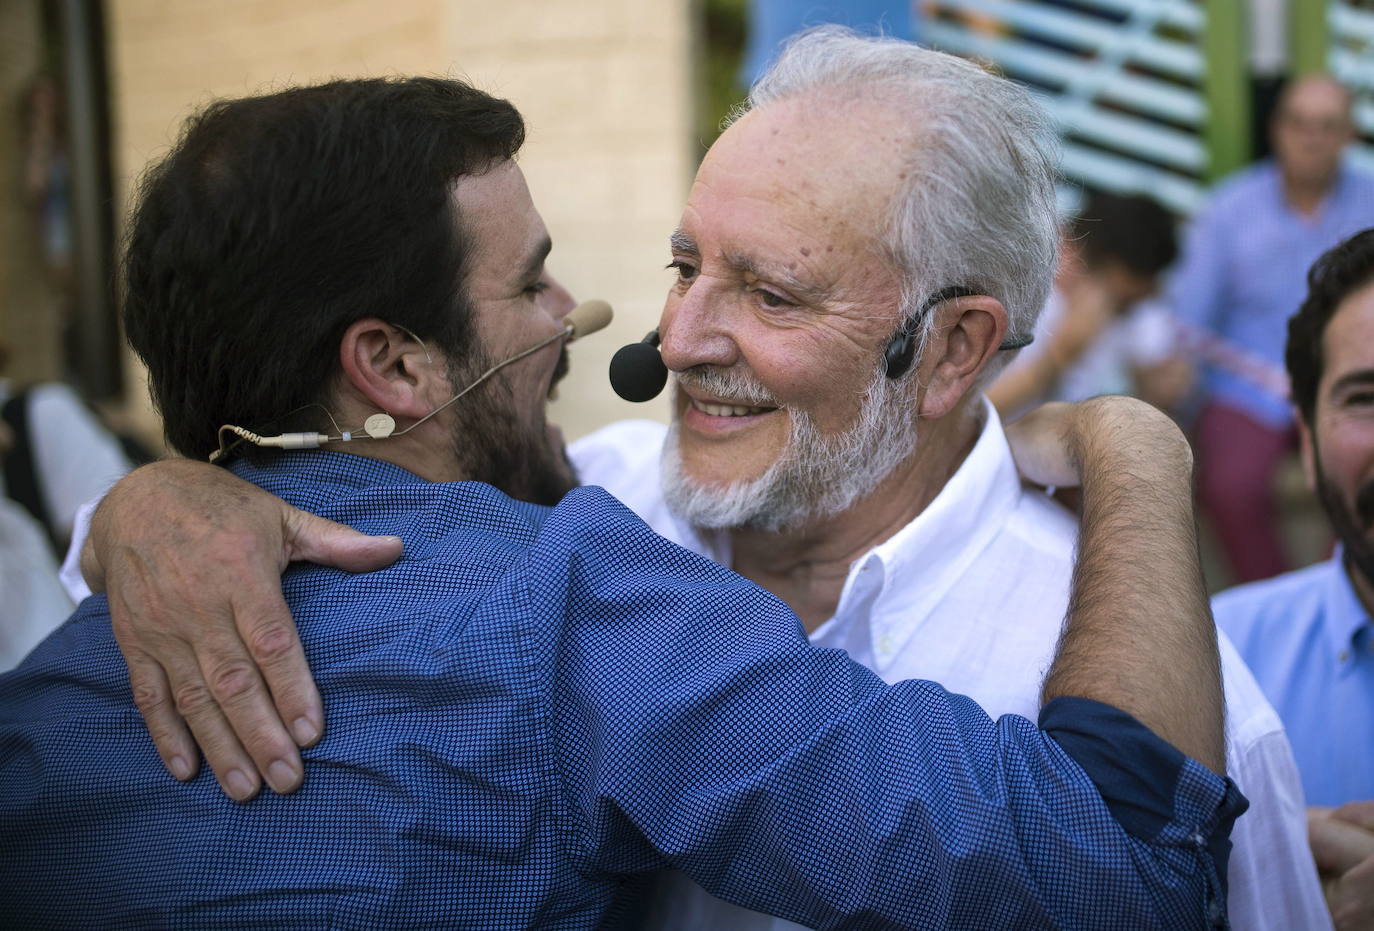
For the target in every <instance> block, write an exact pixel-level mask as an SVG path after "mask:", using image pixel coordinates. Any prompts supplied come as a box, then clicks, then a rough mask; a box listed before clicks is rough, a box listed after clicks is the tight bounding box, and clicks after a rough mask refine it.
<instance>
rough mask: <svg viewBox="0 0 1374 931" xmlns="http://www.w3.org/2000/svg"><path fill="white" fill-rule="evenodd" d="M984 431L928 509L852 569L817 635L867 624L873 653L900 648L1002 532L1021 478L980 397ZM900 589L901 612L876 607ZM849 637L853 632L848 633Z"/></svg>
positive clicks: (991, 410)
mask: <svg viewBox="0 0 1374 931" xmlns="http://www.w3.org/2000/svg"><path fill="white" fill-rule="evenodd" d="M982 413H983V428H982V431H981V433H980V434H979V436H978V440H977V442H976V443H975V444H974V446H973V450H972V451H971V452H970V453H969V454H968V457H967V458H965V459H964V461H963V463H962V464H961V465H960V466H959V468H958V470H957V471H956V472H955V473H954V475H953V476H951V477H950V479H949V481H947V482H946V483H945V486H944V488H942V489H940V492H939V494H937V495H936V496H935V499H934V500H933V501H931V503H930V504H929V505H928V506H927V507H926V509H925V510H924V511H922V512H921V513H920V514H918V515H916V517H915V519H914V520H912V521H911V522H910V523H908V524H907V525H906V526H905V527H903V528H902V529H901V530H899V531H897V533H895V534H894V535H893V536H891V537H889V538H888V539H887V540H885V541H884V542H883V543H880V544H879V545H878V546H875V547H874V548H873V549H871V550H869V551H868V552H867V553H866V554H864V555H863V556H862V557H860V558H859V559H857V560H855V562H854V564H853V565H852V566H850V569H849V575H848V577H847V578H846V579H845V584H844V589H843V590H842V592H841V594H840V601H839V605H838V606H837V608H836V611H835V616H834V617H832V618H831V619H830V620H829V621H827V622H826V623H825V624H824V625H822V626H821V627H820V628H818V629H817V631H816V634H815V636H816V637H817V638H823V637H827V636H829V635H834V636H840V633H841V632H840V630H839V628H843V627H848V626H856V625H867V626H868V628H869V631H868V634H869V638H870V639H871V646H872V647H873V649H874V655H875V656H877V655H881V654H883V653H888V652H891V651H894V650H897V649H900V644H899V643H897V642H896V639H897V638H901V639H903V640H904V639H905V638H907V637H909V636H911V635H912V634H914V632H915V631H916V629H917V628H918V627H919V626H920V623H921V622H922V621H923V620H924V618H925V617H926V616H927V615H928V613H929V612H930V611H931V610H932V609H933V608H934V607H935V605H937V604H938V603H939V602H940V600H941V599H942V598H943V597H944V596H945V595H946V594H947V593H948V592H949V590H950V589H951V588H952V587H953V586H954V585H955V584H957V582H958V581H959V579H960V577H961V576H962V575H963V574H964V573H965V572H966V571H967V569H968V567H969V565H970V564H971V563H972V562H973V561H974V560H975V559H977V557H978V555H979V554H980V553H981V552H982V551H983V549H984V548H985V547H986V546H987V544H988V543H989V542H990V541H991V540H992V539H993V537H995V536H996V535H997V533H998V532H999V531H1000V530H1001V529H1002V527H1003V525H1004V524H1005V523H1006V519H1007V518H1008V516H1009V515H1010V514H1011V513H1012V511H1013V510H1014V509H1015V508H1016V505H1017V503H1018V502H1019V501H1020V498H1021V493H1022V492H1021V480H1020V478H1019V477H1018V475H1017V472H1016V463H1015V461H1014V460H1013V459H1012V457H1011V448H1010V447H1009V446H1008V445H1007V438H1006V434H1005V433H1004V432H1003V430H1002V421H1001V420H1000V419H999V418H998V416H997V411H996V410H995V409H994V408H993V406H992V404H991V402H989V401H988V400H987V399H986V398H984V399H983V411H982ZM897 590H899V591H900V594H901V597H900V601H901V610H900V611H892V612H883V611H875V610H873V608H874V607H875V605H876V603H877V601H878V599H879V598H880V597H881V596H883V595H884V594H887V593H892V592H894V591H897ZM844 639H846V640H849V641H850V642H852V639H853V638H852V632H851V633H850V634H848V635H845V636H844Z"/></svg>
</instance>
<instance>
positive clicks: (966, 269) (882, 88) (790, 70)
mask: <svg viewBox="0 0 1374 931" xmlns="http://www.w3.org/2000/svg"><path fill="white" fill-rule="evenodd" d="M816 93H825V94H836V93H838V94H842V95H849V96H852V97H859V98H867V99H874V100H879V101H882V102H883V103H884V104H887V105H890V106H893V107H894V108H896V109H897V111H898V112H899V113H901V114H902V115H903V116H904V117H905V118H907V121H908V122H909V124H910V125H911V126H912V127H914V128H915V130H916V131H915V134H914V135H913V137H912V139H913V144H912V146H911V148H910V150H909V151H907V152H905V153H903V157H904V158H905V161H906V164H905V166H904V170H905V172H906V179H907V180H906V182H905V184H906V187H905V189H904V190H901V191H898V192H896V195H895V196H894V198H893V204H892V217H891V227H890V229H889V230H888V232H887V235H886V237H885V242H886V246H887V249H888V250H889V252H890V253H891V255H890V258H891V259H892V261H893V262H894V263H895V264H896V266H897V268H898V269H900V270H901V272H902V277H903V289H902V308H901V310H902V317H903V319H908V318H910V317H912V316H913V315H915V314H916V313H917V312H918V310H919V309H920V307H921V306H922V304H923V303H924V302H925V301H926V299H927V298H928V297H930V296H931V295H932V294H934V293H935V292H937V291H939V290H941V289H943V288H947V287H950V286H956V285H957V286H963V287H968V288H971V289H973V290H974V291H975V292H977V293H979V294H987V295H990V296H992V297H995V298H997V299H998V300H999V301H1001V303H1002V306H1003V307H1005V308H1006V310H1007V316H1008V318H1009V321H1008V328H1009V334H1008V335H1027V334H1030V333H1031V332H1032V331H1033V330H1034V327H1035V320H1036V317H1037V316H1038V315H1039V313H1040V309H1041V308H1042V307H1043V306H1044V304H1045V300H1046V298H1047V297H1048V295H1049V289H1050V283H1051V280H1052V279H1053V275H1054V266H1055V253H1056V249H1057V246H1058V234H1059V217H1058V212H1057V209H1056V203H1055V193H1054V176H1055V164H1056V159H1057V138H1056V136H1055V134H1054V131H1053V128H1052V127H1051V125H1050V122H1049V120H1048V118H1047V116H1046V114H1045V112H1044V111H1043V109H1042V108H1041V107H1040V105H1039V104H1037V103H1036V102H1035V101H1034V99H1032V97H1031V95H1030V94H1029V92H1027V91H1026V90H1025V89H1024V88H1023V87H1021V86H1020V85H1018V84H1015V83H1013V82H1012V81H1010V80H1007V79H1006V78H1003V77H999V76H997V75H994V74H991V73H989V72H988V71H985V70H984V69H983V68H981V67H979V66H978V65H976V64H973V63H971V62H968V61H965V60H964V59H961V58H957V57H955V56H953V55H947V54H945V53H943V52H936V51H932V50H931V49H926V48H922V47H921V46H919V45H915V44H913V43H910V42H905V41H902V40H900V39H892V38H883V37H869V36H860V35H857V34H856V33H854V32H852V31H850V30H848V29H844V28H841V27H836V26H823V27H820V28H818V29H813V30H811V31H809V32H805V33H802V34H801V35H800V36H798V37H797V38H796V39H794V40H793V41H792V42H791V43H790V44H789V45H788V46H787V48H786V49H785V50H784V51H783V53H782V55H781V57H779V58H778V60H777V61H776V62H775V63H774V64H773V65H772V67H770V68H769V69H768V71H767V72H766V73H764V75H763V76H762V77H760V78H759V80H758V81H757V82H756V83H755V84H754V87H753V89H752V90H751V91H750V93H749V100H748V105H747V108H746V109H758V108H760V107H765V106H767V105H768V104H770V103H773V102H775V101H780V100H786V99H788V98H794V97H798V96H802V95H806V94H816ZM746 109H741V110H740V111H739V112H738V113H736V114H734V115H732V117H731V119H732V120H733V119H736V118H738V117H739V116H740V115H742V114H743V113H744V112H746ZM933 316H934V315H933V314H926V319H925V320H923V321H920V322H921V323H922V325H923V326H922V329H921V337H922V342H923V341H924V336H925V334H927V333H928V332H929V326H930V322H931V318H933ZM989 368H990V369H997V368H1000V366H997V365H994V366H989Z"/></svg>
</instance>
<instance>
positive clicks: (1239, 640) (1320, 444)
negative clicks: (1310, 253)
mask: <svg viewBox="0 0 1374 931" xmlns="http://www.w3.org/2000/svg"><path fill="white" fill-rule="evenodd" d="M1307 280H1308V294H1307V299H1306V300H1305V301H1303V303H1302V306H1301V307H1300V308H1299V310H1298V312H1297V314H1296V315H1295V316H1294V317H1293V318H1292V319H1291V320H1289V322H1288V345H1287V348H1286V352H1285V359H1286V362H1287V365H1288V374H1289V377H1290V378H1291V379H1292V385H1293V403H1294V406H1295V407H1296V408H1297V414H1298V417H1297V421H1298V438H1299V443H1300V444H1301V445H1300V448H1301V451H1302V463H1303V468H1304V470H1305V472H1306V474H1307V481H1308V485H1309V486H1310V487H1311V488H1312V490H1313V491H1314V492H1315V493H1316V495H1317V498H1318V500H1319V501H1320V502H1321V504H1322V508H1323V509H1324V510H1325V511H1326V515H1327V518H1328V520H1330V522H1331V528H1332V530H1333V531H1334V532H1335V534H1336V539H1337V540H1338V541H1339V546H1338V548H1337V550H1336V553H1335V555H1334V556H1333V557H1332V558H1331V559H1329V560H1327V561H1326V562H1323V563H1320V564H1318V565H1316V566H1310V567H1308V568H1306V569H1301V570H1298V571H1296V572H1291V573H1288V574H1287V575H1282V576H1279V577H1278V578H1275V579H1269V580H1267V581H1264V582H1256V583H1253V584H1251V585H1245V586H1242V587H1240V588H1234V589H1232V590H1230V591H1228V592H1224V593H1222V594H1221V595H1219V596H1217V598H1216V599H1215V601H1214V603H1213V607H1214V610H1215V612H1216V618H1217V623H1218V624H1220V625H1221V627H1222V628H1223V629H1224V630H1225V631H1226V632H1227V633H1228V634H1229V635H1230V636H1231V638H1232V640H1233V641H1234V642H1235V645H1236V648H1237V649H1239V650H1240V652H1241V653H1242V655H1243V656H1244V657H1245V660H1246V662H1247V663H1248V664H1249V666H1250V668H1251V670H1253V671H1254V674H1255V678H1256V679H1258V680H1259V683H1260V686H1261V687H1262V688H1263V689H1264V691H1265V693H1266V694H1267V696H1268V697H1269V700H1270V701H1271V702H1273V704H1274V707H1275V708H1276V709H1277V710H1278V712H1279V715H1280V716H1281V717H1282V718H1283V722H1284V726H1285V728H1286V729H1287V731H1288V736H1289V740H1290V741H1291V742H1292V745H1293V753H1294V756H1295V757H1296V759H1297V763H1298V769H1299V771H1300V773H1301V775H1302V781H1303V788H1304V790H1305V793H1306V795H1307V802H1308V804H1310V805H1314V806H1320V807H1321V809H1325V810H1326V811H1329V809H1330V808H1332V807H1334V806H1347V807H1345V808H1340V809H1338V810H1337V812H1336V814H1337V816H1339V817H1338V818H1337V821H1336V822H1331V821H1329V820H1328V819H1327V817H1326V811H1318V812H1317V813H1316V815H1315V816H1314V817H1313V818H1312V819H1311V832H1312V837H1313V849H1314V851H1315V852H1316V854H1317V862H1318V865H1319V866H1320V867H1322V868H1323V869H1324V871H1325V872H1326V873H1328V874H1329V875H1328V879H1330V880H1331V882H1330V883H1329V884H1328V901H1329V902H1330V904H1331V905H1332V910H1333V914H1334V915H1335V917H1336V918H1337V923H1338V925H1340V926H1341V927H1351V928H1354V927H1368V924H1367V922H1368V921H1370V920H1374V859H1370V857H1371V856H1374V834H1365V835H1364V837H1363V839H1361V834H1362V833H1363V832H1358V831H1353V829H1352V828H1351V827H1350V826H1349V825H1346V824H1342V823H1339V822H1343V821H1349V822H1352V823H1353V824H1357V825H1362V826H1363V827H1364V828H1366V829H1370V830H1374V816H1372V815H1374V812H1372V811H1371V807H1374V806H1370V805H1368V804H1367V802H1368V800H1370V799H1374V751H1372V750H1371V747H1370V741H1369V735H1370V733H1372V732H1374V629H1371V620H1370V617H1371V613H1372V612H1374V230H1365V231H1364V232H1362V233H1358V234H1357V235H1355V236H1353V237H1351V238H1350V239H1348V240H1346V241H1345V242H1343V243H1341V244H1340V245H1339V246H1337V247H1336V248H1334V249H1332V250H1331V251H1330V252H1327V253H1326V254H1325V255H1323V256H1322V257H1321V258H1320V259H1319V260H1318V261H1317V263H1316V264H1315V265H1313V266H1312V269H1311V271H1310V272H1309V274H1308V279H1307ZM1347 803H1355V804H1353V805H1347ZM1362 803H1364V804H1362ZM1342 838H1344V842H1342ZM1348 871H1353V872H1352V873H1350V874H1349V875H1348V876H1345V875H1342V874H1347V872H1348Z"/></svg>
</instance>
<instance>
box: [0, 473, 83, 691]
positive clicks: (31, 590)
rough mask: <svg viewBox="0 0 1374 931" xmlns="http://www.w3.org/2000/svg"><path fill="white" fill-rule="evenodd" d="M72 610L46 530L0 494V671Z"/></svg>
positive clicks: (12, 665) (10, 667) (14, 663)
mask: <svg viewBox="0 0 1374 931" xmlns="http://www.w3.org/2000/svg"><path fill="white" fill-rule="evenodd" d="M71 613H72V603H71V601H70V600H69V599H68V598H67V595H66V593H65V592H63V591H62V586H61V585H60V584H59V583H58V580H57V562H56V560H54V559H53V555H52V547H51V545H50V544H49V543H48V536H47V534H46V533H45V532H44V530H43V528H42V527H41V526H39V524H38V521H36V520H34V519H33V518H32V517H31V516H29V512H28V511H26V510H24V508H23V507H21V506H20V505H18V504H16V503H15V502H13V501H11V500H9V499H8V498H2V497H0V672H5V671H7V670H9V669H13V668H14V667H15V666H17V665H19V662H20V660H22V659H23V658H24V657H25V656H27V655H28V653H29V651H30V650H32V649H33V648H34V647H36V646H38V643H39V641H41V640H42V639H43V638H44V637H46V636H47V635H48V634H49V633H51V632H52V631H53V630H54V629H56V627H57V626H58V625H59V624H61V623H62V622H63V621H65V620H66V619H67V615H69V614H71Z"/></svg>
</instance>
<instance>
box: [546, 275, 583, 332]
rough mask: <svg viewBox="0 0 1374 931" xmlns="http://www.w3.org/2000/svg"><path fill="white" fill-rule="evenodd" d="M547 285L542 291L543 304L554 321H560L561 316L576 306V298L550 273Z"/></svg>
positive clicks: (561, 319)
mask: <svg viewBox="0 0 1374 931" xmlns="http://www.w3.org/2000/svg"><path fill="white" fill-rule="evenodd" d="M548 285H549V286H548V288H547V289H546V290H545V291H544V298H545V306H546V307H547V308H548V310H549V314H550V315H551V316H552V317H553V319H554V322H556V323H562V322H563V318H564V317H566V316H567V315H568V314H569V313H571V312H572V309H573V308H574V307H576V306H577V300H576V299H575V298H574V297H573V296H572V292H571V291H569V290H568V289H567V288H565V287H563V285H562V283H560V282H559V280H558V279H557V278H555V277H553V276H552V275H549V276H548Z"/></svg>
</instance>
